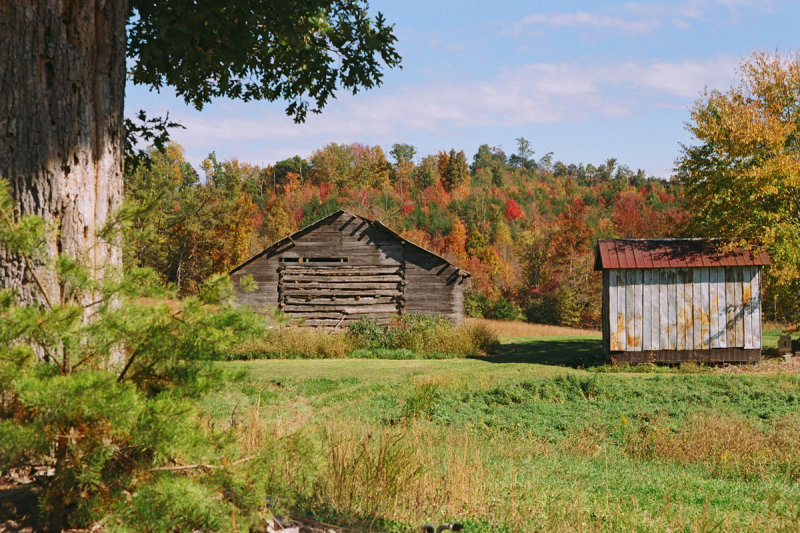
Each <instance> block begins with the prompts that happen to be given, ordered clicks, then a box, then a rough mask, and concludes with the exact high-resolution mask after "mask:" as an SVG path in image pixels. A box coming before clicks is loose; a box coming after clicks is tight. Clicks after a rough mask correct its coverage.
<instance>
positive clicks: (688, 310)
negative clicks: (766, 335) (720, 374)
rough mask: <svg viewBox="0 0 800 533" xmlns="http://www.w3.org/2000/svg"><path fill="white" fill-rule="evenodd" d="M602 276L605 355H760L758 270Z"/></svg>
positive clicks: (623, 271)
mask: <svg viewBox="0 0 800 533" xmlns="http://www.w3.org/2000/svg"><path fill="white" fill-rule="evenodd" d="M606 272H607V282H606V283H605V284H604V285H606V286H605V287H604V289H603V290H604V304H605V303H606V302H605V299H606V298H607V309H608V313H607V315H606V316H605V319H604V322H605V323H604V330H605V331H607V332H608V333H607V338H608V340H607V342H608V350H609V351H610V352H659V351H664V350H669V351H693V350H715V349H720V350H721V349H742V350H760V349H761V275H760V269H759V268H758V267H755V266H747V267H725V268H723V267H720V268H691V269H690V268H686V269H674V268H673V269H610V270H607V271H606ZM604 276H606V274H605V273H604ZM604 314H605V313H604ZM748 360H749V359H748Z"/></svg>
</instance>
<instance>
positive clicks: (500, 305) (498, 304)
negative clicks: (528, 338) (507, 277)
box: [486, 296, 525, 320]
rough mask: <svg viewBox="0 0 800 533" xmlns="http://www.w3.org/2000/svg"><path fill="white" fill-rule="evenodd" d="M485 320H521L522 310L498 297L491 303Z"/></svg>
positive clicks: (522, 316) (523, 316)
mask: <svg viewBox="0 0 800 533" xmlns="http://www.w3.org/2000/svg"><path fill="white" fill-rule="evenodd" d="M486 318H494V319H496V320H523V319H524V318H525V315H523V314H522V309H520V308H519V306H518V305H517V304H515V303H513V302H510V301H508V300H506V299H505V298H503V297H502V296H498V297H497V298H495V299H494V301H493V302H492V305H491V308H490V309H489V313H488V315H486Z"/></svg>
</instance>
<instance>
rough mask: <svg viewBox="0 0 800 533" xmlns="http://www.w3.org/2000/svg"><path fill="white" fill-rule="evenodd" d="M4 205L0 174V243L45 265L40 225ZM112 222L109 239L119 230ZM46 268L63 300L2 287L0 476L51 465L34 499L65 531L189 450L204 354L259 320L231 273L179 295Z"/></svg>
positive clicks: (76, 270)
mask: <svg viewBox="0 0 800 533" xmlns="http://www.w3.org/2000/svg"><path fill="white" fill-rule="evenodd" d="M10 205H11V201H10V195H9V194H8V185H7V184H6V183H5V182H3V181H0V212H2V213H4V216H2V217H0V248H4V249H5V251H6V252H8V253H10V254H13V255H14V256H17V257H20V258H23V259H24V260H25V261H26V262H27V263H28V264H36V265H41V263H40V262H39V261H38V260H41V259H42V258H44V257H45V254H44V253H43V250H42V247H43V244H42V243H44V238H43V236H44V233H43V232H44V224H43V223H42V224H31V221H32V220H33V218H31V217H29V216H26V217H21V218H19V219H16V218H14V217H13V215H12V216H7V215H6V213H13V210H12V209H10V208H9V207H8V206H10ZM118 218H119V219H121V220H124V219H126V214H125V213H122V214H120V215H119V217H118ZM112 230H113V228H112V229H104V230H103V235H104V236H105V238H108V239H116V238H118V237H119V236H118V235H117V234H116V232H115V231H112ZM42 268H43V269H44V268H47V269H48V270H49V272H50V273H52V275H54V276H56V277H57V281H58V283H59V285H60V287H61V289H62V293H61V298H59V299H58V300H54V299H50V298H46V296H47V295H46V294H44V291H45V289H44V287H42V286H40V287H39V290H40V291H41V292H42V293H43V294H44V296H45V298H44V299H45V302H44V303H40V304H32V305H23V304H22V303H20V301H19V300H18V295H17V294H16V293H15V292H14V291H13V290H0V317H2V319H0V474H3V473H6V472H8V471H9V470H11V469H13V468H23V469H31V470H32V469H33V468H34V467H41V466H45V467H47V468H48V469H50V470H51V471H52V475H48V476H45V477H44V479H42V480H41V481H42V483H43V485H44V491H43V496H42V501H41V502H40V507H41V509H42V510H43V511H44V512H45V513H46V514H47V515H48V517H47V521H48V522H49V527H48V530H50V531H61V530H62V529H63V528H64V527H65V526H66V525H71V526H81V525H85V524H87V523H90V522H91V521H92V520H93V519H94V518H95V517H97V515H99V514H102V513H104V511H105V508H104V505H105V503H107V501H104V500H107V499H108V498H109V497H112V496H113V495H117V496H119V495H121V494H123V493H124V492H125V491H128V492H130V489H131V488H132V484H133V483H134V482H133V481H132V480H133V479H135V478H136V477H137V476H140V475H146V473H147V472H148V471H150V470H151V469H152V468H153V467H154V466H157V465H158V464H159V463H162V464H163V463H164V462H172V461H177V460H179V458H180V459H183V460H185V459H186V458H191V457H192V455H193V446H194V445H196V444H197V443H198V441H199V440H200V439H199V438H198V437H196V436H195V431H194V429H195V426H196V423H195V419H194V418H193V417H192V416H191V412H192V409H194V406H193V403H192V402H191V401H190V400H191V399H192V398H194V397H195V396H196V395H197V393H198V392H199V391H201V390H203V389H207V388H208V387H209V386H210V384H211V383H213V382H214V380H213V379H212V378H213V377H214V375H215V374H214V369H213V367H212V366H211V365H210V361H211V360H213V359H217V358H219V357H220V356H221V354H223V353H224V352H225V351H226V350H227V347H228V346H230V344H231V343H232V342H233V341H235V340H236V338H237V332H241V331H249V330H250V328H252V326H253V325H254V324H255V320H256V319H255V316H254V315H252V314H250V313H247V312H246V311H239V310H236V309H233V308H231V307H229V306H227V305H226V304H225V303H224V302H225V300H226V299H227V298H228V297H229V296H230V294H231V291H232V285H231V283H230V280H229V279H228V278H227V277H226V276H220V277H215V278H213V279H211V280H210V281H209V282H207V283H206V285H205V286H204V287H202V288H201V290H200V291H199V294H198V296H196V297H192V298H187V299H185V300H183V301H181V302H179V303H176V302H175V301H174V300H170V301H169V302H167V301H165V300H164V297H165V296H166V297H170V296H173V297H174V293H173V292H171V291H169V290H167V289H166V288H165V287H163V286H161V285H160V284H159V282H158V280H157V277H156V276H155V275H154V273H153V272H152V271H150V270H148V269H129V270H127V271H126V272H125V275H124V276H119V277H114V276H111V275H109V276H107V277H106V278H105V279H103V281H102V283H99V282H97V281H96V280H94V279H93V278H92V275H91V273H90V270H89V269H87V268H85V267H83V266H82V265H81V264H79V263H78V262H77V261H75V260H74V259H72V258H69V257H66V256H60V257H58V258H57V259H56V260H55V261H54V262H51V263H48V264H46V265H44V266H43V267H42ZM154 295H155V296H160V297H161V298H162V299H161V300H158V301H157V302H156V303H154V301H153V300H152V298H151V297H152V296H154ZM145 297H148V298H145ZM70 522H71V523H70ZM193 523H194V522H193ZM200 523H202V521H200V522H197V524H200ZM202 525H203V526H204V527H207V525H208V524H207V523H202Z"/></svg>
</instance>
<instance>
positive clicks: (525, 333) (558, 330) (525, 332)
mask: <svg viewBox="0 0 800 533" xmlns="http://www.w3.org/2000/svg"><path fill="white" fill-rule="evenodd" d="M466 324H472V325H482V326H485V327H487V328H489V329H491V330H493V331H494V332H495V334H496V335H497V336H498V337H501V338H514V337H555V336H567V335H600V331H597V330H593V329H573V328H565V327H562V326H550V325H548V324H530V323H528V322H510V321H506V320H489V319H487V318H468V319H466Z"/></svg>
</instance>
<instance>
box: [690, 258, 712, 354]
mask: <svg viewBox="0 0 800 533" xmlns="http://www.w3.org/2000/svg"><path fill="white" fill-rule="evenodd" d="M693 278H694V312H693V315H694V321H695V324H694V347H695V348H698V349H700V350H705V349H708V348H709V342H710V334H709V331H710V327H711V326H710V323H711V321H710V317H709V313H710V293H709V269H708V268H695V269H694V275H693Z"/></svg>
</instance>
